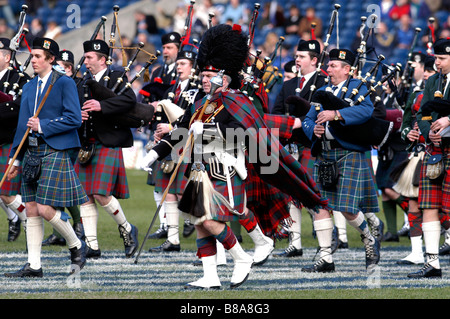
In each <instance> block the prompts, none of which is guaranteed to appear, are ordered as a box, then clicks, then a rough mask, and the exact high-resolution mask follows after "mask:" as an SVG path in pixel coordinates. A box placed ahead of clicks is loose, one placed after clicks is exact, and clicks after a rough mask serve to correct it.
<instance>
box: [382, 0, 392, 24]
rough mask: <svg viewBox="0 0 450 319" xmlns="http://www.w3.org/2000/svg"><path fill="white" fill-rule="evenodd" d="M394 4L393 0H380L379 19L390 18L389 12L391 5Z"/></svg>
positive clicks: (385, 19)
mask: <svg viewBox="0 0 450 319" xmlns="http://www.w3.org/2000/svg"><path fill="white" fill-rule="evenodd" d="M393 6H394V1H393V0H381V5H380V7H381V13H380V15H381V17H380V21H387V20H389V19H390V17H389V12H390V11H391V9H392V7H393Z"/></svg>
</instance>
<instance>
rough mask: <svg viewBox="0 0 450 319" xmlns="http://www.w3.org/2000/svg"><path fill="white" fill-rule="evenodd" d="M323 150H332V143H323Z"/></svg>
mask: <svg viewBox="0 0 450 319" xmlns="http://www.w3.org/2000/svg"><path fill="white" fill-rule="evenodd" d="M322 148H323V149H324V150H326V151H329V150H331V142H330V141H322Z"/></svg>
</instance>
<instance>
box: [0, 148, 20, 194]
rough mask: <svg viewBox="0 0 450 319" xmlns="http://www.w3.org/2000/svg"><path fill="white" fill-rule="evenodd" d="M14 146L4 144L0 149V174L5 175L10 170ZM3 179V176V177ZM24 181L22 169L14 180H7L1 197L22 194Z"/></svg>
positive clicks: (0, 191)
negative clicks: (21, 189) (22, 182)
mask: <svg viewBox="0 0 450 319" xmlns="http://www.w3.org/2000/svg"><path fill="white" fill-rule="evenodd" d="M11 146H12V144H4V145H2V147H1V148H0V172H2V173H3V174H4V173H5V172H6V170H7V168H8V161H9V152H10V151H11ZM2 177H3V175H2ZM21 181H22V167H19V168H18V174H17V176H16V177H14V178H13V179H12V180H10V181H8V180H7V179H5V181H4V182H3V185H2V188H1V190H0V195H5V196H14V195H17V194H20V185H21Z"/></svg>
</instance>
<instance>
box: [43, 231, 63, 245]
mask: <svg viewBox="0 0 450 319" xmlns="http://www.w3.org/2000/svg"><path fill="white" fill-rule="evenodd" d="M52 245H54V246H65V245H66V240H65V239H64V238H62V237H58V236H56V235H55V234H51V235H50V236H48V237H47V239H46V240H44V241H43V242H42V246H52Z"/></svg>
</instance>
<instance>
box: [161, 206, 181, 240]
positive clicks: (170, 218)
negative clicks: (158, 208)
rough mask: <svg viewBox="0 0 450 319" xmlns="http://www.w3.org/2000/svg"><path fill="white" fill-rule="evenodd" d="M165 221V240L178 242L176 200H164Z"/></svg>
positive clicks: (178, 217)
mask: <svg viewBox="0 0 450 319" xmlns="http://www.w3.org/2000/svg"><path fill="white" fill-rule="evenodd" d="M165 205H166V207H165V210H166V221H167V227H168V229H167V240H169V241H170V242H171V243H172V244H174V245H178V244H179V243H180V236H179V225H178V224H179V221H180V211H179V210H178V202H177V201H175V202H165Z"/></svg>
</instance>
